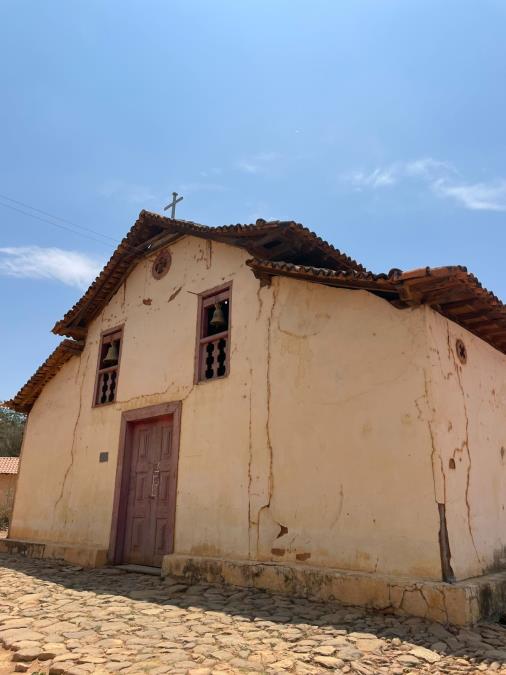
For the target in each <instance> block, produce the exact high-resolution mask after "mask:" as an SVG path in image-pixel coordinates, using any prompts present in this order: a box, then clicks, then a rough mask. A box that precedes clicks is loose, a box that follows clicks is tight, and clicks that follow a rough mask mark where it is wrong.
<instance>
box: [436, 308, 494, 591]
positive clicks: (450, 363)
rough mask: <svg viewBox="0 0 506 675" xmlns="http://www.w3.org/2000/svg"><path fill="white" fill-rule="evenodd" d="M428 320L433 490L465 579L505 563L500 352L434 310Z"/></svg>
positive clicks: (454, 565)
mask: <svg viewBox="0 0 506 675" xmlns="http://www.w3.org/2000/svg"><path fill="white" fill-rule="evenodd" d="M427 321H428V334H429V338H430V350H431V366H432V367H431V370H430V372H429V373H428V374H427V385H428V387H429V389H430V396H431V408H432V410H431V419H430V428H431V434H432V442H433V452H432V457H433V464H434V478H435V489H436V492H437V500H438V502H441V503H444V504H445V505H446V509H445V510H446V522H447V529H448V537H449V548H450V554H451V566H452V568H453V571H454V573H455V576H456V577H457V579H464V578H467V577H470V576H476V575H480V574H483V573H487V572H491V571H495V570H497V569H504V568H505V566H506V510H505V508H506V416H505V411H506V356H505V355H504V354H501V353H500V352H498V351H497V350H495V349H493V348H492V347H491V346H490V345H488V344H487V343H486V342H484V341H483V340H481V339H479V338H477V337H475V336H474V335H472V334H471V333H469V332H468V331H467V330H465V329H464V328H461V327H460V326H458V325H457V324H455V323H452V322H450V321H448V320H446V319H445V318H444V317H442V316H440V315H439V314H436V313H435V312H428V313H427ZM457 339H461V340H462V341H463V343H464V345H465V349H466V352H467V361H466V362H465V363H462V362H461V361H460V359H459V357H458V354H457V349H456V341H457Z"/></svg>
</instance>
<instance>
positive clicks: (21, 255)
mask: <svg viewBox="0 0 506 675" xmlns="http://www.w3.org/2000/svg"><path fill="white" fill-rule="evenodd" d="M100 269H101V264H100V263H99V262H98V261H97V260H94V259H92V258H90V257H89V256H87V255H85V254H84V253H79V252H78V251H65V250H63V249H61V248H42V247H40V246H12V247H5V248H0V274H2V275H5V276H11V277H18V278H25V279H51V280H53V281H59V282H61V283H63V284H66V285H67V286H74V287H77V288H81V289H82V288H86V287H87V286H88V285H89V283H90V282H91V281H92V280H93V279H94V278H95V277H96V276H97V274H98V273H99V271H100Z"/></svg>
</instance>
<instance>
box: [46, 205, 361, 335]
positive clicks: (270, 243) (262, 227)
mask: <svg viewBox="0 0 506 675" xmlns="http://www.w3.org/2000/svg"><path fill="white" fill-rule="evenodd" d="M184 235H192V236H195V237H201V238H203V239H212V240H214V241H221V242H223V243H226V244H231V245H233V246H240V247H241V248H244V249H246V250H247V251H248V252H249V253H250V254H251V255H253V256H255V257H262V258H264V259H268V260H284V261H286V262H293V263H303V264H306V265H318V266H320V267H326V268H328V269H333V270H344V269H356V270H360V271H363V272H365V271H366V270H365V269H364V267H362V265H360V264H359V263H357V262H356V261H355V260H352V259H351V258H349V257H348V256H347V255H345V254H344V253H341V252H340V251H338V250H337V249H336V248H334V247H333V246H331V244H329V243H327V242H326V241H324V240H323V239H321V238H320V237H318V236H317V235H316V234H315V233H314V232H311V231H310V230H308V229H307V228H306V227H304V226H303V225H300V224H299V223H295V222H293V221H280V220H275V221H269V222H267V221H265V220H257V222H256V223H255V224H254V225H224V226H221V227H207V226H205V225H199V224H197V223H193V222H189V221H185V220H171V219H170V218H165V217H163V216H161V215H159V214H157V213H151V212H149V211H141V213H140V214H139V218H138V219H137V222H136V223H135V224H134V226H133V227H132V228H131V230H130V231H129V232H128V234H127V235H126V237H125V238H124V239H123V240H122V242H121V243H120V244H119V246H118V247H117V249H116V250H115V251H114V253H113V255H112V257H111V259H110V260H109V262H108V263H107V264H106V266H105V267H104V269H103V270H102V272H101V273H100V274H99V276H98V277H97V278H96V279H95V281H94V282H93V283H92V284H91V286H90V287H89V288H88V290H87V291H86V292H85V294H84V295H83V296H82V298H81V299H80V300H78V302H77V303H76V304H75V305H74V306H73V307H72V309H70V310H69V311H68V312H67V313H66V314H65V316H64V317H63V319H61V321H58V322H57V323H56V324H55V326H54V328H53V332H54V333H57V334H58V335H66V336H68V337H74V338H77V339H80V338H83V337H85V335H86V331H87V327H88V324H89V322H90V321H91V320H92V319H93V318H94V317H95V316H96V315H97V314H98V313H99V312H100V310H101V309H102V308H103V307H104V306H105V305H106V304H107V302H109V300H110V299H111V297H112V296H113V295H114V293H115V292H116V291H117V289H118V288H119V286H120V285H121V284H122V283H123V280H124V279H125V278H126V277H127V276H128V273H129V272H130V270H131V268H132V267H133V265H135V263H136V262H137V261H138V260H140V259H141V258H142V257H144V256H145V255H146V254H149V253H151V252H152V251H154V250H156V249H157V248H159V247H160V246H163V245H166V244H167V243H170V242H171V241H175V240H176V239H179V238H180V237H181V236H184Z"/></svg>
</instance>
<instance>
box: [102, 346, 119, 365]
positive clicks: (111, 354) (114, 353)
mask: <svg viewBox="0 0 506 675" xmlns="http://www.w3.org/2000/svg"><path fill="white" fill-rule="evenodd" d="M118 357H119V354H118V348H117V347H116V343H115V342H111V344H110V345H109V349H108V350H107V354H106V355H105V358H104V366H113V365H114V364H115V363H118Z"/></svg>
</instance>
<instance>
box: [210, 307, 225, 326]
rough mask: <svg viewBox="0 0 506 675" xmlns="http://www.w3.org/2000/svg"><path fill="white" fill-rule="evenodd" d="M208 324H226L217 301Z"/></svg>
mask: <svg viewBox="0 0 506 675" xmlns="http://www.w3.org/2000/svg"><path fill="white" fill-rule="evenodd" d="M209 325H210V326H211V328H225V326H226V325H227V322H226V321H225V316H224V314H223V310H222V308H221V304H220V303H219V302H217V303H216V304H215V306H214V312H213V316H212V317H211V321H210V322H209Z"/></svg>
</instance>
